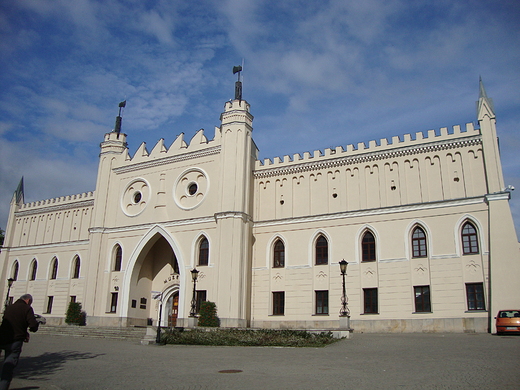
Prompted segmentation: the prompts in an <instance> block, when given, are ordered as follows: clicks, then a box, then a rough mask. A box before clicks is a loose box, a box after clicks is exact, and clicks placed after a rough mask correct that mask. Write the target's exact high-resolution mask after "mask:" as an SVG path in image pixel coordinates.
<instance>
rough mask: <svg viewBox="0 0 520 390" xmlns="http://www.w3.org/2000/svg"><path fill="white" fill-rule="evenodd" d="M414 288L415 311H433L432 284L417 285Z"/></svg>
mask: <svg viewBox="0 0 520 390" xmlns="http://www.w3.org/2000/svg"><path fill="white" fill-rule="evenodd" d="M413 290H414V295H415V311H416V312H431V311H432V306H431V303H430V286H415V287H414V288H413Z"/></svg>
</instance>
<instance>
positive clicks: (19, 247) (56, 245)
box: [2, 240, 90, 252]
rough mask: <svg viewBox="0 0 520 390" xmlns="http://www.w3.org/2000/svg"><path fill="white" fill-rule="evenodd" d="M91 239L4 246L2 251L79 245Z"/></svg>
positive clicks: (86, 243)
mask: <svg viewBox="0 0 520 390" xmlns="http://www.w3.org/2000/svg"><path fill="white" fill-rule="evenodd" d="M89 243H90V240H81V241H66V242H53V243H52V244H39V245H24V246H17V247H10V248H7V247H4V248H2V252H3V251H4V250H9V251H11V252H18V251H24V250H37V249H48V248H56V247H62V246H78V245H88V244H89Z"/></svg>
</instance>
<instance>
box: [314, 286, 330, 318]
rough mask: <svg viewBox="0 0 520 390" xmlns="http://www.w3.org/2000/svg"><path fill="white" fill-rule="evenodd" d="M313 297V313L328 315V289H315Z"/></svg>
mask: <svg viewBox="0 0 520 390" xmlns="http://www.w3.org/2000/svg"><path fill="white" fill-rule="evenodd" d="M314 299H315V305H314V314H315V315H318V316H323V315H329V290H315V291H314Z"/></svg>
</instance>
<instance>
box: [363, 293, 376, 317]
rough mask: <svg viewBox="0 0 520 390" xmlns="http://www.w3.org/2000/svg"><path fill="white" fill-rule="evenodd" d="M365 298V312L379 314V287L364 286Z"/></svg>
mask: <svg viewBox="0 0 520 390" xmlns="http://www.w3.org/2000/svg"><path fill="white" fill-rule="evenodd" d="M363 298H364V310H363V313H365V314H377V313H378V308H377V288H364V289H363Z"/></svg>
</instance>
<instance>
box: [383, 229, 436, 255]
mask: <svg viewBox="0 0 520 390" xmlns="http://www.w3.org/2000/svg"><path fill="white" fill-rule="evenodd" d="M416 227H420V228H421V229H422V230H424V233H425V234H426V259H431V258H432V256H433V252H432V249H433V248H432V232H431V231H430V228H429V226H428V225H427V224H426V223H424V222H423V221H421V220H418V219H414V220H413V221H411V222H410V223H409V224H408V226H407V227H406V230H405V232H404V242H405V243H406V245H405V257H406V259H411V258H412V256H413V250H412V234H413V231H414V230H415V228H416ZM376 250H377V248H376Z"/></svg>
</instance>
